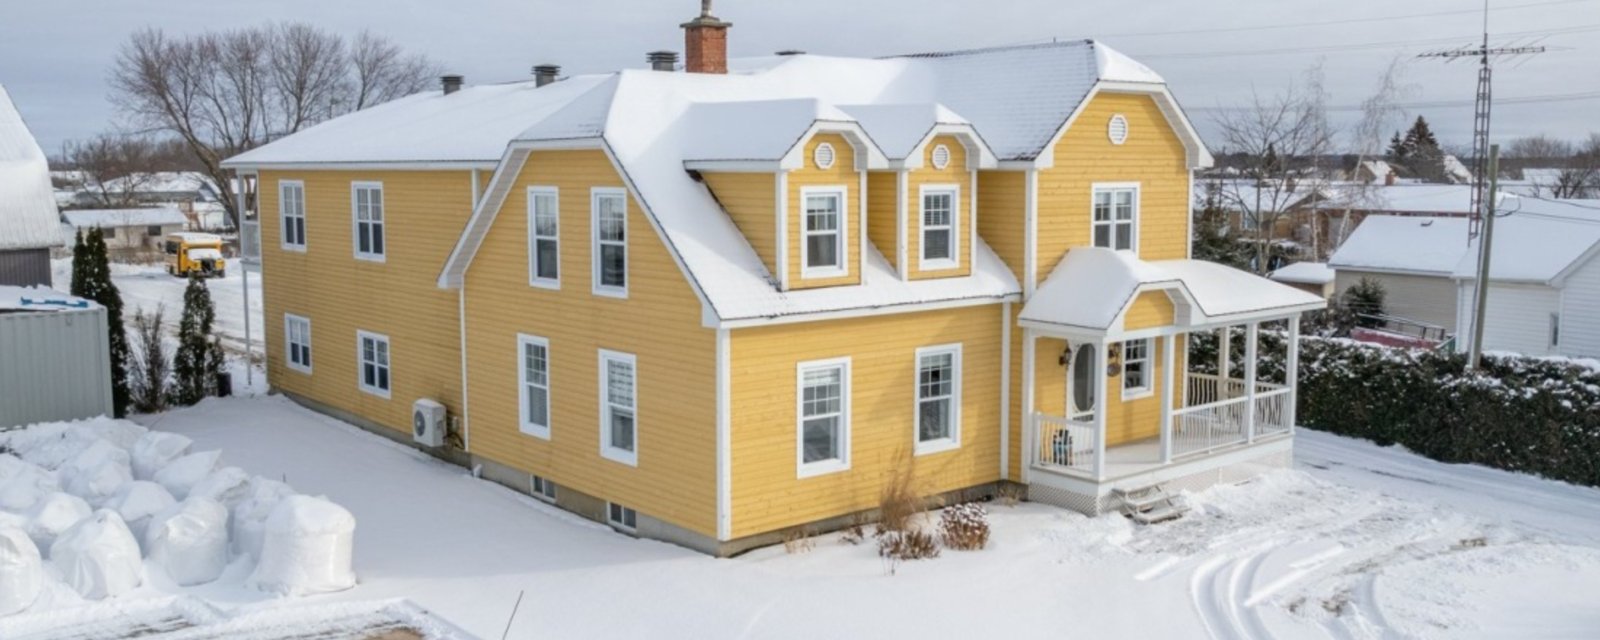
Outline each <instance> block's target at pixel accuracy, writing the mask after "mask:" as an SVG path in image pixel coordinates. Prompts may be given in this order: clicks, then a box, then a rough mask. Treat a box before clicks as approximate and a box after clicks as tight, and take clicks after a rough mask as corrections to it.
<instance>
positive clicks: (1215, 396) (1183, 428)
mask: <svg viewBox="0 0 1600 640" xmlns="http://www.w3.org/2000/svg"><path fill="white" fill-rule="evenodd" d="M1188 391H1189V397H1188V406H1185V407H1184V408H1182V409H1174V410H1173V411H1172V456H1173V457H1174V458H1178V457H1182V456H1187V455H1194V454H1199V453H1205V452H1208V451H1212V450H1214V449H1219V448H1222V447H1226V446H1230V445H1235V444H1242V443H1244V442H1246V441H1248V440H1249V439H1250V430H1249V425H1247V424H1246V420H1245V412H1246V411H1250V408H1249V407H1248V406H1247V404H1248V403H1249V401H1250V399H1249V398H1248V397H1246V394H1245V385H1244V381H1243V380H1239V379H1235V378H1228V379H1222V378H1219V377H1217V376H1214V375H1206V374H1194V373H1192V374H1189V381H1188ZM1289 392H1290V389H1289V388H1288V387H1285V386H1284V385H1281V384H1272V383H1269V382H1261V381H1259V380H1258V381H1256V402H1255V423H1256V424H1255V437H1257V438H1259V437H1261V436H1267V435H1275V434H1279V433H1287V432H1288V431H1289V420H1288V416H1289V412H1288V403H1289V396H1290V393H1289Z"/></svg>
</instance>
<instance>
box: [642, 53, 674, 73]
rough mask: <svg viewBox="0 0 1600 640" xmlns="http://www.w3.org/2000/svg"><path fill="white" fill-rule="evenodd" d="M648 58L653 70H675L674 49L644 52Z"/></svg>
mask: <svg viewBox="0 0 1600 640" xmlns="http://www.w3.org/2000/svg"><path fill="white" fill-rule="evenodd" d="M646 57H647V58H648V59H649V60H650V69H651V70H654V71H677V70H678V52H676V51H651V52H650V53H648V54H646Z"/></svg>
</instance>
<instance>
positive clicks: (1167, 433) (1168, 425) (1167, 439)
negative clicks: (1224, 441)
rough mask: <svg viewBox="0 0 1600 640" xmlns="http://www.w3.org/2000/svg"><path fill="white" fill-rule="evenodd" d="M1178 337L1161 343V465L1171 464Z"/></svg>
mask: <svg viewBox="0 0 1600 640" xmlns="http://www.w3.org/2000/svg"><path fill="white" fill-rule="evenodd" d="M1177 350H1178V336H1176V335H1174V334H1168V335H1167V337H1166V338H1164V339H1162V341H1161V371H1162V374H1161V378H1162V380H1161V464H1167V463H1169V462H1172V381H1173V379H1174V374H1173V369H1176V368H1177V357H1176V353H1175V352H1176V351H1177Z"/></svg>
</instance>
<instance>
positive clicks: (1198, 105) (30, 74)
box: [0, 0, 1600, 155]
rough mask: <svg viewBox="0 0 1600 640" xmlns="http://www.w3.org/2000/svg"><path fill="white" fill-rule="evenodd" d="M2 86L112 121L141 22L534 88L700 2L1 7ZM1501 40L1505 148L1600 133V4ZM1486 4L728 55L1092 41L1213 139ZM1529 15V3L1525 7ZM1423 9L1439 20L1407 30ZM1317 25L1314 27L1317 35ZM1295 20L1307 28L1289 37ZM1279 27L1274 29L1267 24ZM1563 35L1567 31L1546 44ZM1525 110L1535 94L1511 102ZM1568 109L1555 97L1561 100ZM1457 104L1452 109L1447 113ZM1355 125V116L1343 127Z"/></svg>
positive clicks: (820, 33)
mask: <svg viewBox="0 0 1600 640" xmlns="http://www.w3.org/2000/svg"><path fill="white" fill-rule="evenodd" d="M0 2H4V3H5V4H6V5H7V7H6V11H5V14H6V15H5V18H4V20H3V21H0V84H4V85H5V86H6V88H7V89H8V90H9V91H10V93H11V97H12V99H13V100H14V101H16V102H17V106H18V107H19V108H20V109H21V111H22V115H23V116H24V118H26V119H27V121H28V124H29V125H30V127H31V128H32V129H33V131H34V134H35V135H36V136H37V137H38V138H39V143H40V144H41V145H42V146H44V147H45V150H46V152H47V153H50V154H52V155H53V154H55V153H56V152H57V151H59V149H60V145H61V143H62V142H64V141H66V140H70V139H75V138H83V137H87V136H91V135H93V134H95V133H96V132H99V131H102V130H106V129H109V128H111V127H112V126H113V124H114V122H115V120H116V118H117V113H116V111H115V109H114V108H113V107H112V106H111V105H110V104H109V102H108V101H107V99H106V94H107V90H106V82H105V79H106V74H107V70H108V69H109V68H110V65H111V63H112V60H113V59H114V57H115V55H116V52H117V49H118V47H119V46H120V45H121V44H122V43H123V42H124V41H125V40H126V39H127V37H128V34H129V33H130V32H132V31H134V30H135V29H139V28H142V27H145V26H156V27H160V28H162V29H166V30H168V31H171V32H177V33H192V32H198V31H203V30H207V29H219V28H227V27H238V26H247V25H255V24H261V23H263V22H267V21H273V20H290V19H292V20H301V21H306V22H310V23H312V24H315V25H317V26H320V27H323V28H326V29H330V30H333V31H337V32H341V33H347V34H354V33H356V32H358V31H360V30H361V29H363V28H370V29H372V30H374V31H376V32H378V33H382V34H385V35H388V36H389V37H391V38H393V39H395V40H396V41H398V42H399V43H400V44H402V45H403V46H406V47H409V48H411V49H413V50H417V51H421V52H424V53H426V54H428V55H429V56H432V57H433V58H435V59H437V60H438V61H440V62H441V63H442V64H443V65H444V66H445V67H446V68H447V70H449V71H453V72H457V73H461V74H464V75H466V77H467V82H468V83H469V84H471V83H482V82H499V81H506V80H515V79H520V78H524V77H526V76H527V74H528V69H529V67H530V66H531V65H533V64H537V63H545V62H549V63H557V64H561V65H563V66H564V68H565V71H567V72H570V73H584V72H601V71H609V70H614V69H617V68H623V67H641V66H644V64H645V63H644V54H645V52H646V51H650V50H654V49H676V50H681V49H682V46H683V36H682V33H681V32H680V30H679V29H678V26H677V25H678V24H679V23H680V22H683V21H684V20H686V19H688V18H690V17H692V16H693V15H695V14H696V13H698V11H699V3H698V2H694V1H693V0H581V1H579V0H256V1H255V2H250V3H242V2H228V1H220V0H203V1H202V0H163V1H155V0H97V1H86V0H0ZM1494 5H1495V6H1496V7H1499V8H1498V9H1496V10H1494V11H1493V12H1491V21H1490V24H1491V31H1492V32H1494V33H1500V34H1508V35H1504V36H1499V37H1496V36H1491V40H1492V41H1493V42H1495V43H1501V44H1508V43H1509V44H1527V43H1531V42H1533V41H1534V40H1539V42H1538V44H1541V45H1545V46H1548V47H1550V48H1551V51H1550V52H1548V53H1544V54H1542V55H1539V56H1534V57H1530V58H1527V59H1515V60H1510V61H1507V62H1505V63H1503V64H1501V65H1500V66H1499V68H1498V69H1497V73H1496V84H1495V95H1496V97H1497V98H1501V99H1507V100H1506V101H1505V102H1502V103H1497V105H1496V110H1495V114H1494V127H1495V131H1494V133H1495V136H1494V137H1495V138H1496V140H1497V141H1505V140H1508V139H1510V138H1512V137H1516V136H1522V135H1529V134H1535V133H1546V134H1549V135H1553V136H1558V137H1566V138H1577V137H1579V136H1583V135H1587V133H1588V132H1590V131H1600V65H1597V64H1596V62H1597V61H1600V44H1597V42H1600V39H1597V38H1596V35H1597V34H1600V0H1496V1H1495V2H1494ZM1480 6H1481V5H1479V4H1478V3H1477V2H1476V0H1406V1H1404V2H1400V1H1397V0H1337V1H1328V0H1318V1H1308V0H1208V1H1196V0H1071V1H1070V2H1069V1H1066V0H981V1H974V2H955V1H951V0H717V2H716V10H715V13H716V14H717V15H718V16H719V17H721V18H723V19H725V20H728V21H731V22H733V23H734V27H733V29H732V31H731V32H730V35H729V39H730V45H729V47H730V54H731V55H733V56H747V55H761V54H767V53H771V52H773V51H777V50H780V49H803V50H806V51H808V52H811V53H820V54H835V55H854V56H881V55H889V54H896V53H910V52H922V51H937V50H949V49H965V48H975V47H985V46H995V45H1005V44H1016V43H1024V42H1039V41H1045V40H1049V39H1051V38H1061V39H1071V38H1086V37H1093V38H1097V39H1100V40H1102V41H1104V42H1106V43H1107V44H1109V45H1111V46H1112V47H1115V48H1117V49H1119V50H1121V51H1123V52H1125V53H1128V54H1130V55H1132V56H1134V57H1135V58H1136V59H1139V60H1140V61H1142V62H1144V63H1145V64H1148V65H1149V66H1151V67H1153V68H1154V69H1155V70H1156V71H1158V72H1160V73H1162V74H1163V75H1164V76H1165V77H1166V79H1167V81H1168V82H1169V83H1170V85H1171V87H1172V90H1173V92H1174V93H1175V94H1176V95H1177V96H1178V99H1179V100H1180V101H1181V102H1183V104H1184V106H1185V107H1186V109H1187V110H1188V111H1189V112H1190V115H1191V117H1192V118H1193V119H1194V120H1196V122H1197V124H1198V125H1199V126H1200V127H1201V129H1202V130H1209V129H1210V128H1211V127H1210V126H1208V123H1209V121H1210V120H1211V119H1212V117H1213V114H1214V111H1215V110H1216V109H1218V108H1226V107H1228V106H1230V105H1238V104H1241V103H1244V102H1247V101H1248V100H1249V98H1250V94H1251V92H1252V91H1257V92H1261V93H1263V94H1270V93H1273V92H1275V91H1279V90H1281V89H1282V87H1283V86H1284V85H1285V84H1287V83H1289V82H1292V81H1293V80H1294V79H1295V78H1296V77H1297V76H1298V75H1299V74H1300V73H1301V72H1303V70H1304V69H1305V68H1306V67H1308V66H1309V65H1311V64H1313V63H1315V62H1317V61H1318V60H1322V61H1323V62H1324V64H1325V69H1326V73H1327V87H1328V90H1329V92H1330V93H1331V94H1332V95H1331V101H1330V102H1331V104H1333V105H1334V106H1336V107H1337V106H1341V105H1356V104H1359V103H1360V102H1361V100H1362V99H1364V98H1365V97H1366V96H1367V95H1368V94H1369V93H1370V91H1371V86H1372V85H1373V84H1374V83H1375V81H1376V79H1377V75H1378V73H1379V72H1380V71H1381V69H1382V68H1383V67H1384V65H1385V64H1386V63H1387V62H1388V61H1389V60H1390V59H1392V58H1394V57H1395V56H1405V57H1410V56H1412V55H1414V54H1416V53H1418V52H1421V51H1426V50H1432V49H1439V48H1445V47H1449V46H1456V45H1465V44H1470V43H1471V42H1472V41H1474V40H1475V39H1476V36H1474V34H1475V33H1478V32H1479V31H1481V29H1482V16H1481V14H1479V13H1478V12H1477V11H1476V10H1475V9H1477V8H1478V7H1480ZM1519 7H1520V8H1519ZM1417 14H1448V15H1430V16H1427V17H1405V16H1415V15H1417ZM1308 23H1315V24H1311V25H1309V26H1307V25H1308ZM1282 25H1301V26H1291V27H1283V28H1276V27H1280V26H1282ZM1255 27H1274V28H1255ZM1552 32H1554V33H1552ZM1475 74H1476V69H1475V67H1474V65H1473V64H1472V63H1470V62H1468V61H1457V62H1454V63H1450V64H1444V63H1442V62H1440V61H1438V60H1415V61H1412V62H1409V63H1408V65H1407V73H1406V78H1407V80H1408V82H1409V83H1411V84H1412V85H1414V87H1415V89H1414V91H1412V92H1411V94H1410V95H1409V96H1408V97H1407V102H1409V103H1414V104H1418V106H1416V107H1414V108H1411V109H1409V110H1408V111H1409V112H1410V113H1412V114H1413V116H1414V114H1417V113H1420V114H1422V115H1424V116H1426V117H1427V118H1428V120H1429V121H1430V122H1431V123H1433V126H1434V131H1435V132H1436V133H1437V134H1438V136H1439V138H1440V139H1441V141H1442V142H1444V143H1446V144H1447V145H1450V144H1464V143H1466V142H1468V141H1469V139H1470V135H1471V133H1470V132H1471V126H1472V108H1471V100H1472V97H1473V92H1474V89H1475V86H1476V85H1475V83H1476V80H1475V77H1476V75H1475ZM1518 98H1524V99H1534V101H1530V102H1520V103H1518V102H1516V101H1515V100H1516V99H1518ZM1551 98H1555V99H1551ZM1441 102H1443V103H1450V104H1448V105H1438V103H1441ZM1335 116H1336V118H1338V119H1339V120H1343V121H1347V120H1348V119H1349V118H1350V117H1351V113H1350V112H1349V111H1342V112H1336V113H1335Z"/></svg>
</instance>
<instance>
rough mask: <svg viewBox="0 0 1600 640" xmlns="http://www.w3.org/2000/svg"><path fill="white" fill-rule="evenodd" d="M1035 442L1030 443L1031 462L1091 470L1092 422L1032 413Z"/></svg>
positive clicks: (1077, 469) (1092, 459) (1092, 452)
mask: <svg viewBox="0 0 1600 640" xmlns="http://www.w3.org/2000/svg"><path fill="white" fill-rule="evenodd" d="M1033 422H1034V425H1035V426H1036V427H1037V429H1038V434H1039V441H1038V442H1037V443H1035V446H1034V458H1035V460H1034V462H1035V463H1037V464H1043V465H1050V466H1056V467H1065V468H1068V469H1072V470H1075V471H1082V472H1085V473H1093V472H1094V449H1095V442H1094V436H1095V428H1094V423H1093V422H1078V421H1074V420H1068V419H1066V418H1062V417H1060V416H1051V415H1045V414H1042V413H1035V414H1033Z"/></svg>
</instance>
